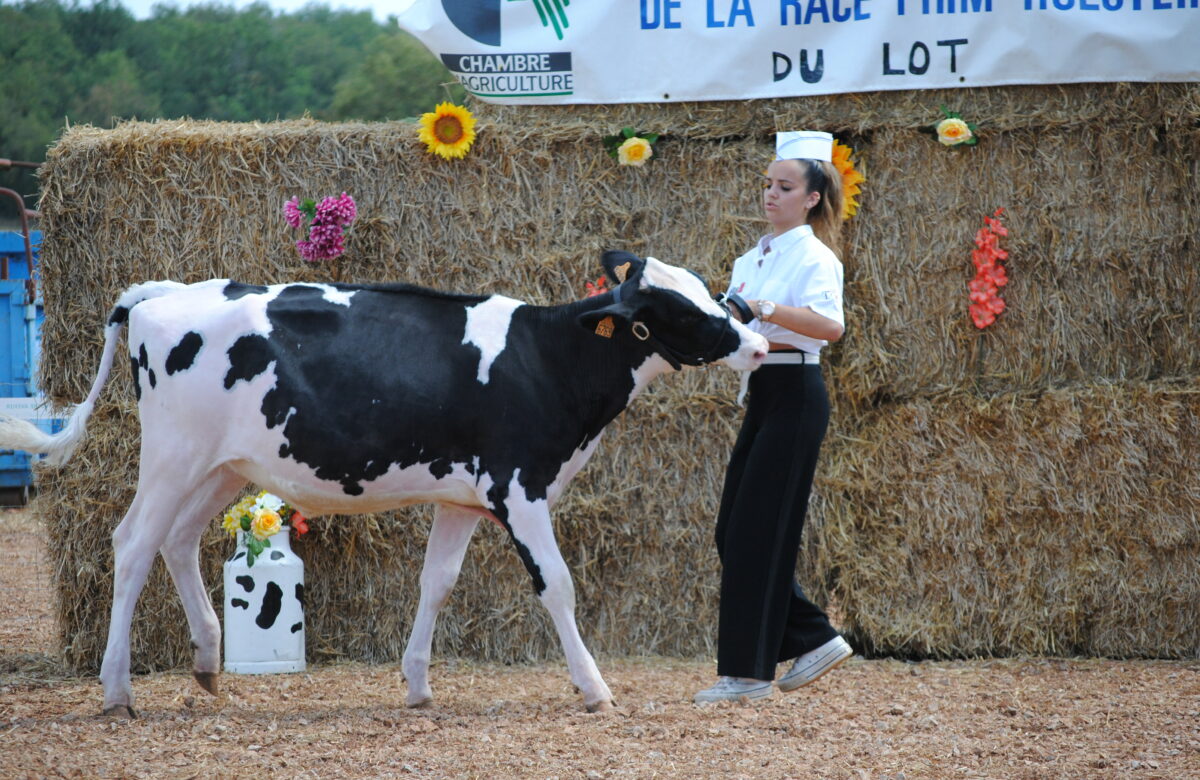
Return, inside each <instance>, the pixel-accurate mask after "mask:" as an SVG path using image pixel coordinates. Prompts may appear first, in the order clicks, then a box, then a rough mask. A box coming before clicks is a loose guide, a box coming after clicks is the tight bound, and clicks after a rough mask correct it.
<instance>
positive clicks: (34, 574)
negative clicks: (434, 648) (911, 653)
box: [0, 510, 1200, 780]
mask: <svg viewBox="0 0 1200 780" xmlns="http://www.w3.org/2000/svg"><path fill="white" fill-rule="evenodd" d="M52 601H53V591H52V583H51V577H50V573H49V572H48V571H47V570H46V567H45V564H44V561H43V544H42V541H41V540H40V538H39V537H38V535H37V533H36V527H35V526H34V525H33V524H32V523H31V522H30V519H29V518H28V517H27V514H26V513H25V512H24V511H20V510H9V511H5V512H3V513H0V776H3V777H5V778H25V777H29V778H42V777H83V778H143V777H144V778H210V777H264V776H268V775H270V776H273V777H296V778H339V779H344V778H386V777H399V778H407V777H414V778H415V777H421V778H544V779H549V778H586V779H587V780H597V779H599V778H709V777H712V778H839V779H840V778H846V779H847V780H884V779H885V778H886V779H888V780H900V779H901V778H903V779H904V780H916V779H917V778H998V779H1001V778H1002V779H1005V780H1008V779H1010V778H1012V779H1017V780H1020V779H1024V778H1029V779H1034V778H1038V779H1040V778H1138V779H1139V780H1141V779H1143V778H1144V779H1145V780H1150V779H1151V778H1160V779H1162V780H1177V779H1179V778H1200V661H1196V660H1192V661H1170V662H1168V661H1147V660H1137V661H1122V660H1104V659H1043V658H1019V659H1003V660H973V661H951V662H936V663H933V662H929V663H906V662H901V661H897V660H892V659H871V660H863V659H858V658H855V659H852V660H851V661H850V662H848V663H847V664H845V665H844V666H843V667H842V668H840V669H837V670H835V671H834V672H832V673H831V674H830V675H828V676H827V677H825V678H823V679H821V680H820V681H818V682H817V683H815V684H814V685H812V686H810V687H809V688H806V689H801V690H800V691H798V692H795V693H792V694H787V695H776V696H775V697H774V698H772V699H769V700H767V701H765V702H763V703H760V704H758V705H756V706H743V705H737V704H733V705H716V706H707V707H697V706H694V705H692V704H691V703H690V698H691V694H692V693H693V692H694V691H695V690H696V689H698V688H701V687H704V686H706V685H707V684H709V682H710V681H711V677H712V675H713V674H714V667H713V664H712V662H711V661H706V660H678V659H668V658H601V659H599V661H600V666H601V669H602V671H603V672H604V675H605V678H606V679H607V681H608V683H609V685H610V687H611V688H612V689H613V693H614V695H615V697H616V700H617V705H618V706H617V708H616V709H615V710H614V711H612V712H609V713H605V714H600V715H589V714H587V713H586V712H584V711H583V708H582V704H581V700H580V698H579V696H578V695H577V694H576V692H575V691H574V689H573V688H572V686H571V684H570V682H569V681H568V679H567V675H566V670H565V667H564V666H563V664H562V663H549V664H545V665H540V666H522V667H509V666H498V665H489V664H480V663H474V662H470V661H464V660H455V659H440V660H437V661H435V666H434V669H433V685H434V695H435V697H436V701H435V703H434V705H433V706H432V707H430V708H427V709H420V710H409V709H406V708H405V707H404V695H405V686H404V680H403V677H402V675H401V673H400V669H399V667H398V666H396V665H384V666H366V665H362V664H335V665H323V666H316V667H310V669H309V671H308V672H307V673H300V674H292V675H267V676H236V675H228V674H227V675H223V676H222V678H221V683H222V686H223V693H222V696H221V697H219V698H213V697H211V696H208V695H207V694H205V693H204V692H203V691H201V690H200V688H199V687H198V686H197V685H196V684H195V683H194V682H193V681H192V680H191V677H190V675H189V674H188V673H187V672H183V671H179V672H170V673H162V674H152V675H143V676H138V677H136V678H135V679H134V690H135V693H136V695H137V699H138V700H137V705H138V708H139V711H140V716H141V717H140V718H139V719H137V720H134V721H128V720H122V719H111V718H103V717H100V716H98V714H97V713H98V711H99V708H100V700H101V691H100V685H99V683H98V681H97V680H95V679H94V678H84V679H80V678H77V677H73V676H70V675H69V674H67V673H65V671H64V669H63V667H62V665H61V663H60V662H59V661H58V660H57V658H56V651H55V642H56V638H55V633H56V632H55V629H54V625H53V612H52ZM583 628H584V631H585V633H586V631H587V628H588V627H587V626H584V627H583Z"/></svg>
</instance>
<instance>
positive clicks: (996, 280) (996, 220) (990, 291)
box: [967, 208, 1008, 330]
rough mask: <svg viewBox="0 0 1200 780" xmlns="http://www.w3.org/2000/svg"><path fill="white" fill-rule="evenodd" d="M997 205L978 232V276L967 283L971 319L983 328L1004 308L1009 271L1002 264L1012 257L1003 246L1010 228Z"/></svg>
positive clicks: (975, 251)
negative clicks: (1002, 240)
mask: <svg viewBox="0 0 1200 780" xmlns="http://www.w3.org/2000/svg"><path fill="white" fill-rule="evenodd" d="M1003 211H1004V209H1002V208H1000V209H996V212H995V213H994V214H993V215H992V216H991V217H984V218H983V222H984V226H983V227H981V228H980V229H979V231H978V232H977V233H976V234H975V249H973V250H971V261H972V262H973V263H975V278H974V279H972V280H971V282H970V283H969V284H968V285H967V288H968V289H969V290H970V291H971V294H970V298H971V306H970V311H971V321H972V322H974V323H975V327H977V328H979V329H981V330H982V329H983V328H986V327H987V326H988V325H991V324H992V323H993V322H995V321H996V315H998V314H1000V312H1002V311H1004V299H1003V298H1001V297H1000V288H1001V287H1003V286H1004V285H1006V284H1008V272H1007V271H1005V270H1004V266H1002V265H1000V261H1001V260H1007V259H1008V252H1007V251H1005V250H1003V249H1001V248H1000V237H1001V236H1007V235H1008V228H1006V227H1004V225H1002V224H1000V214H1001V213H1002V212H1003Z"/></svg>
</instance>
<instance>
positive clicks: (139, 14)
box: [117, 0, 408, 22]
mask: <svg viewBox="0 0 1200 780" xmlns="http://www.w3.org/2000/svg"><path fill="white" fill-rule="evenodd" d="M117 2H119V3H120V4H121V5H122V6H124V7H125V8H126V9H127V10H128V11H129V12H130V13H131V14H133V16H134V18H135V19H148V18H149V17H150V12H151V9H152V8H153V7H154V6H155V5H173V6H175V7H176V8H181V9H182V8H189V7H191V6H193V5H203V4H205V3H207V2H215V3H217V4H219V5H231V6H233V7H234V8H245V7H246V6H248V5H250V4H251V3H252V2H253V0H117ZM266 2H267V5H269V6H270V7H271V8H272V9H274V10H275V11H277V12H280V13H294V12H296V11H299V10H300V9H301V8H303V7H304V6H306V5H309V4H310V3H311V4H315V5H324V6H328V7H330V8H332V9H334V10H349V11H371V13H372V14H373V15H374V17H375V19H376V21H379V22H385V21H387V18H388V15H389V14H394V13H396V11H397V9H399V8H400V7H402V6H405V5H408V2H407V0H266Z"/></svg>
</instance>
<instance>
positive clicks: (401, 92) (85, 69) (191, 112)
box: [0, 0, 463, 214]
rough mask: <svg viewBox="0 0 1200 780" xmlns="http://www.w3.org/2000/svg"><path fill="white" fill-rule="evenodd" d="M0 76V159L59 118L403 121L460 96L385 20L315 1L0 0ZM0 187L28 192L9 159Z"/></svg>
mask: <svg viewBox="0 0 1200 780" xmlns="http://www.w3.org/2000/svg"><path fill="white" fill-rule="evenodd" d="M0 73H2V74H3V78H0V157H6V158H9V159H14V160H28V161H33V162H40V161H41V160H43V159H45V153H46V149H47V148H48V147H49V146H50V145H51V144H52V143H53V142H54V140H55V139H56V138H57V137H58V135H59V134H60V133H61V132H62V130H63V128H64V127H66V126H67V125H68V124H91V125H96V126H99V127H111V126H112V125H113V124H114V123H116V122H118V121H121V120H125V119H133V118H136V119H157V118H176V117H190V118H193V119H216V120H222V121H230V122H248V121H271V120H275V119H289V118H295V117H300V116H305V115H307V116H312V117H315V118H317V119H326V120H331V121H332V120H343V119H361V120H377V119H403V118H405V117H412V116H415V115H417V114H420V113H422V112H424V111H429V110H432V108H433V106H434V105H435V104H436V103H438V102H440V101H442V100H447V99H450V100H455V101H461V99H462V97H463V91H462V88H461V87H460V86H458V85H457V84H453V83H452V82H453V77H452V76H451V75H450V74H449V72H448V71H447V70H446V69H445V68H444V67H443V66H442V64H441V63H440V62H438V60H437V58H436V57H434V56H433V55H432V54H431V53H430V52H429V51H428V50H426V49H425V48H424V47H423V46H422V45H421V44H420V43H419V42H418V41H417V40H416V39H415V38H413V37H412V36H410V35H409V34H408V33H406V32H404V31H403V30H401V29H400V28H399V27H398V26H397V25H396V23H395V21H394V20H389V21H388V22H387V23H385V24H380V23H379V22H376V21H375V20H374V19H373V18H372V16H371V14H370V13H369V12H366V11H334V10H331V9H330V8H328V7H327V6H322V5H316V4H313V5H309V6H306V7H305V8H304V9H302V10H301V11H298V12H296V13H290V14H289V13H276V12H274V11H272V10H271V8H270V7H269V6H267V5H266V4H264V3H256V4H254V5H250V6H248V7H246V8H244V9H241V10H237V9H235V8H233V7H232V6H227V5H222V4H221V3H219V2H212V3H209V4H205V5H198V6H193V7H191V8H188V9H186V10H180V9H178V8H176V7H174V6H170V5H157V6H155V7H154V10H153V12H152V14H151V16H150V18H148V19H145V20H137V19H135V18H134V17H133V15H132V14H130V13H129V11H127V10H126V9H125V8H124V7H123V6H121V4H120V2H119V0H92V2H90V3H88V4H84V3H82V2H80V0H21V1H20V2H16V3H7V4H6V3H5V2H4V0H0ZM0 187H8V188H10V189H15V190H17V191H18V192H21V193H22V194H24V195H26V196H29V198H32V197H33V196H35V195H36V179H34V177H32V176H30V175H28V174H21V173H20V172H18V171H16V170H13V171H3V170H0ZM13 208H14V207H13V205H12V204H10V203H7V202H2V201H0V214H9V213H11V212H12V210H13Z"/></svg>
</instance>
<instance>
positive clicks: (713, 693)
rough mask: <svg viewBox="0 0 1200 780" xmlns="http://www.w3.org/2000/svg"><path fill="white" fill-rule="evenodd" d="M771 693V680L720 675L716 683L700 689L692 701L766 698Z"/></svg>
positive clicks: (703, 702)
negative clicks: (743, 678) (742, 678)
mask: <svg viewBox="0 0 1200 780" xmlns="http://www.w3.org/2000/svg"><path fill="white" fill-rule="evenodd" d="M770 695H771V681H770V680H740V679H738V678H737V677H718V678H717V684H716V685H714V686H713V687H711V688H705V689H704V690H702V691H700V692H699V693H697V694H696V695H695V696H693V697H692V701H694V702H695V703H696V704H708V703H710V702H714V701H741V700H742V699H765V698H766V697H768V696H770Z"/></svg>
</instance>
